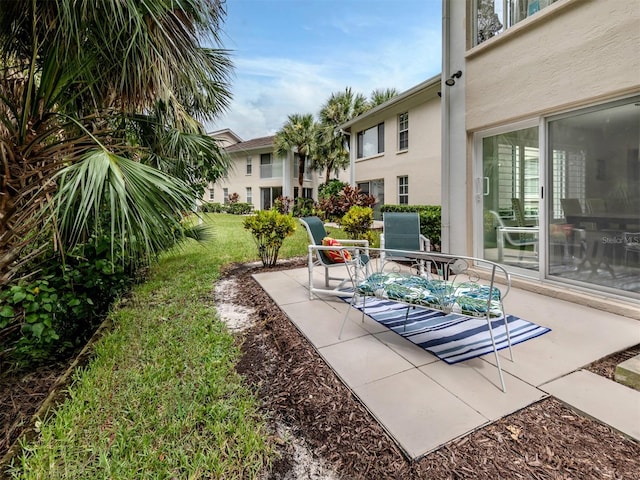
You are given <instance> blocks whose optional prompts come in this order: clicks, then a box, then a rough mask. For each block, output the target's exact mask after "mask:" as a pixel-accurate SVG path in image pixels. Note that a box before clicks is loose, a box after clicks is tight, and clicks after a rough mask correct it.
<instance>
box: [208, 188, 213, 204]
mask: <svg viewBox="0 0 640 480" xmlns="http://www.w3.org/2000/svg"><path fill="white" fill-rule="evenodd" d="M209 201H210V202H213V188H209Z"/></svg>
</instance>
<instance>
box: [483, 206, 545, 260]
mask: <svg viewBox="0 0 640 480" xmlns="http://www.w3.org/2000/svg"><path fill="white" fill-rule="evenodd" d="M489 213H490V214H491V215H492V216H493V217H494V219H495V221H496V225H497V227H496V239H497V243H498V262H502V261H503V260H504V257H505V246H506V245H505V241H506V244H508V245H511V246H513V247H516V248H518V250H519V254H518V259H519V260H520V261H522V260H524V257H525V255H524V254H525V252H527V247H530V246H533V256H534V257H536V258H537V256H538V232H539V230H538V227H537V226H530V227H527V226H519V225H513V226H508V225H505V223H504V220H503V219H502V217H500V215H498V212H496V211H494V210H489Z"/></svg>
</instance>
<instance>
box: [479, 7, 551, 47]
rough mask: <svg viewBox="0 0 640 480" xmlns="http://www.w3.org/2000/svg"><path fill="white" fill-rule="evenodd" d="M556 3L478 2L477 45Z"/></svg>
mask: <svg viewBox="0 0 640 480" xmlns="http://www.w3.org/2000/svg"><path fill="white" fill-rule="evenodd" d="M555 2H556V0H476V8H475V13H476V22H475V25H476V45H479V44H480V43H482V42H484V41H485V40H489V39H490V38H491V37H494V36H496V35H497V34H499V33H502V32H504V31H505V30H506V29H508V28H510V27H512V26H514V25H515V24H516V23H518V22H521V21H522V20H524V19H525V18H527V17H530V16H531V15H533V14H535V13H538V12H539V11H540V10H542V9H543V8H546V7H548V6H549V5H551V4H552V3H555Z"/></svg>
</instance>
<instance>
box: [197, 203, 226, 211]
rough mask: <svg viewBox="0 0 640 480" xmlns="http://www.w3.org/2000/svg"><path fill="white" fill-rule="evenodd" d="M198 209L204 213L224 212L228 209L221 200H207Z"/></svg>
mask: <svg viewBox="0 0 640 480" xmlns="http://www.w3.org/2000/svg"><path fill="white" fill-rule="evenodd" d="M198 209H199V211H201V212H204V213H224V212H225V211H226V209H225V206H224V205H222V204H221V203H219V202H205V203H203V204H202V205H200V207H198Z"/></svg>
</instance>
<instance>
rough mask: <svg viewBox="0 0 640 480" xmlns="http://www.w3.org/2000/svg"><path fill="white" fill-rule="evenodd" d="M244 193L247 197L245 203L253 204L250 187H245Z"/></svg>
mask: <svg viewBox="0 0 640 480" xmlns="http://www.w3.org/2000/svg"><path fill="white" fill-rule="evenodd" d="M245 191H246V196H247V203H249V204H253V190H251V187H246V190H245Z"/></svg>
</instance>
